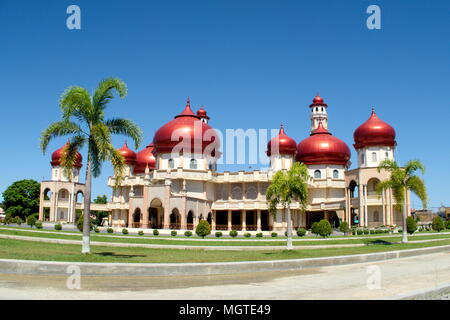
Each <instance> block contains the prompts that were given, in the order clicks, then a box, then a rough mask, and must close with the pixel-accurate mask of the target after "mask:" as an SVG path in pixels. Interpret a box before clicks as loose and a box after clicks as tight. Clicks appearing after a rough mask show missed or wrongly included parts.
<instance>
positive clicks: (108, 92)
mask: <svg viewBox="0 0 450 320" xmlns="http://www.w3.org/2000/svg"><path fill="white" fill-rule="evenodd" d="M114 91H116V92H117V93H118V94H119V97H120V98H122V99H123V98H125V97H126V95H127V85H126V84H125V82H123V81H122V80H120V79H118V78H106V79H104V80H102V81H101V82H100V83H99V85H98V87H97V89H96V90H95V92H94V96H93V99H92V102H93V105H94V109H95V110H96V112H97V113H100V112H101V113H103V110H105V108H106V105H107V104H108V103H109V102H110V101H111V99H112V98H113V97H114V95H113V93H114Z"/></svg>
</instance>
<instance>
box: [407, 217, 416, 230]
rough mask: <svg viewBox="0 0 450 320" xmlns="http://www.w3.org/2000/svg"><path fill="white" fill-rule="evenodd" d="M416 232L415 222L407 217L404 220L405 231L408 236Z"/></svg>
mask: <svg viewBox="0 0 450 320" xmlns="http://www.w3.org/2000/svg"><path fill="white" fill-rule="evenodd" d="M416 230H417V222H416V220H415V219H414V218H413V217H411V216H409V217H407V218H406V231H407V232H408V233H409V234H413V233H414V232H416Z"/></svg>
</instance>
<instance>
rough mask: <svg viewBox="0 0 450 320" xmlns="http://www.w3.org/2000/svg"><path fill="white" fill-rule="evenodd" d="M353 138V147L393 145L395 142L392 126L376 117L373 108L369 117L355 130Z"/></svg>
mask: <svg viewBox="0 0 450 320" xmlns="http://www.w3.org/2000/svg"><path fill="white" fill-rule="evenodd" d="M353 138H354V140H355V144H354V147H355V149H361V148H365V147H371V146H389V147H393V146H395V145H396V144H397V142H396V141H395V130H394V128H393V127H391V126H390V125H389V124H387V123H386V122H384V121H383V120H381V119H380V118H378V116H377V115H376V113H375V110H374V108H372V114H371V115H370V118H369V119H368V120H367V121H366V122H364V123H363V124H362V125H360V126H359V127H358V128H357V129H356V130H355V132H354V133H353Z"/></svg>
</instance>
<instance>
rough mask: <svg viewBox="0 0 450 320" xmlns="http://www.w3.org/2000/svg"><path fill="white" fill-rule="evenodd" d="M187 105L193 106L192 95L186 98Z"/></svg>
mask: <svg viewBox="0 0 450 320" xmlns="http://www.w3.org/2000/svg"><path fill="white" fill-rule="evenodd" d="M186 106H189V107H190V106H191V97H189V96H188V97H187V100H186Z"/></svg>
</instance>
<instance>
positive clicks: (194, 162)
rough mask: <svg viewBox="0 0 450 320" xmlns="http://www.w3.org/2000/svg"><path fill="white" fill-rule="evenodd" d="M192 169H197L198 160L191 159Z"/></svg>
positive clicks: (190, 165)
mask: <svg viewBox="0 0 450 320" xmlns="http://www.w3.org/2000/svg"><path fill="white" fill-rule="evenodd" d="M189 168H190V169H197V160H195V159H191V163H190V164H189Z"/></svg>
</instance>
